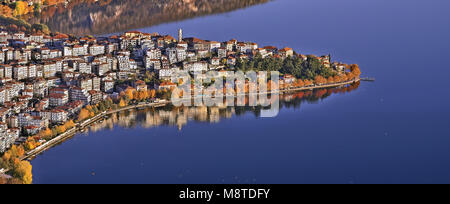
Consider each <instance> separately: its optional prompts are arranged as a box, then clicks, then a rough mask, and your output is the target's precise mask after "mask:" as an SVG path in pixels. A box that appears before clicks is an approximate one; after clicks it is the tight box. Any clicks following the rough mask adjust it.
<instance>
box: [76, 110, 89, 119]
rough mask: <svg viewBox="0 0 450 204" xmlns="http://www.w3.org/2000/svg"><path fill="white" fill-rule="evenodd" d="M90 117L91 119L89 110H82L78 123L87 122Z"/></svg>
mask: <svg viewBox="0 0 450 204" xmlns="http://www.w3.org/2000/svg"><path fill="white" fill-rule="evenodd" d="M89 117H90V112H89V111H88V110H87V109H85V108H83V109H81V111H80V114H79V115H78V121H83V120H86V119H88V118H89Z"/></svg>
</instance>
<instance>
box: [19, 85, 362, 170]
mask: <svg viewBox="0 0 450 204" xmlns="http://www.w3.org/2000/svg"><path fill="white" fill-rule="evenodd" d="M359 81H361V79H360V78H356V79H354V80H350V81H346V82H339V83H332V84H322V85H318V86H310V87H299V88H291V89H282V90H279V92H278V93H288V92H295V91H305V90H315V89H323V88H332V87H339V86H344V85H349V84H352V83H356V82H359ZM267 93H272V92H267ZM260 94H262V93H260ZM245 95H247V94H245ZM234 97H236V96H234ZM169 103H170V102H159V103H145V104H138V105H131V106H126V107H123V108H119V109H116V110H111V111H105V112H103V113H100V114H98V115H96V116H94V117H92V118H90V119H87V120H85V121H83V122H81V123H76V124H75V127H73V128H72V129H70V130H67V131H66V132H64V133H62V134H60V135H58V136H57V137H55V138H53V139H51V140H49V141H47V142H45V143H44V144H42V145H40V146H39V147H37V148H35V149H33V150H31V151H29V152H26V153H25V155H24V156H23V157H22V158H20V160H22V161H23V160H28V161H31V160H33V159H34V158H35V157H36V156H38V155H39V154H41V153H43V152H45V151H46V150H48V149H50V148H52V147H54V146H55V145H57V144H60V143H62V142H64V141H65V140H66V139H68V138H71V137H73V136H74V135H76V134H77V133H80V132H81V131H82V130H84V129H86V128H88V127H89V126H90V125H92V124H93V123H95V122H97V121H98V120H100V119H101V118H103V117H105V116H108V115H111V114H114V113H118V112H122V111H127V110H131V109H137V108H143V107H155V108H160V107H165V106H167V104H169Z"/></svg>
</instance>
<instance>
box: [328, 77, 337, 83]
mask: <svg viewBox="0 0 450 204" xmlns="http://www.w3.org/2000/svg"><path fill="white" fill-rule="evenodd" d="M334 82H335V81H334V77H332V76H330V77H328V79H327V83H329V84H332V83H334Z"/></svg>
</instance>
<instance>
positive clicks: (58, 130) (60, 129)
mask: <svg viewBox="0 0 450 204" xmlns="http://www.w3.org/2000/svg"><path fill="white" fill-rule="evenodd" d="M66 130H67V129H66V127H65V126H64V125H60V126H57V127H56V132H58V134H62V133H64V132H66Z"/></svg>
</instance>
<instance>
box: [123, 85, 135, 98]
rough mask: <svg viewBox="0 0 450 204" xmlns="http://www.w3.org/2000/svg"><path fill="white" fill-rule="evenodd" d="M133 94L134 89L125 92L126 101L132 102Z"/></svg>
mask: <svg viewBox="0 0 450 204" xmlns="http://www.w3.org/2000/svg"><path fill="white" fill-rule="evenodd" d="M134 92H135V90H134V89H130V88H129V89H127V90H126V91H125V95H126V96H127V97H128V99H129V100H133V99H134Z"/></svg>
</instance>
